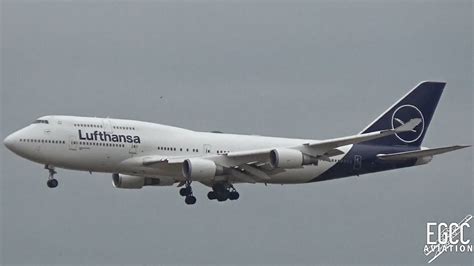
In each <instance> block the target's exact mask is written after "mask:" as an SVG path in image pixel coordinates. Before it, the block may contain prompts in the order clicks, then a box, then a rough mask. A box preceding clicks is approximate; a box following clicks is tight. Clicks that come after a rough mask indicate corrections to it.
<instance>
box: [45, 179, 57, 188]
mask: <svg viewBox="0 0 474 266" xmlns="http://www.w3.org/2000/svg"><path fill="white" fill-rule="evenodd" d="M46 185H48V187H49V188H55V187H57V186H58V180H57V179H54V178H52V179H49V180H48V182H46Z"/></svg>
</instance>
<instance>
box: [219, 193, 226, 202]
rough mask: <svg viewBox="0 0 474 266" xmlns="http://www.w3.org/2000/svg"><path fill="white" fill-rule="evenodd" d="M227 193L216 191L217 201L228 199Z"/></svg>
mask: <svg viewBox="0 0 474 266" xmlns="http://www.w3.org/2000/svg"><path fill="white" fill-rule="evenodd" d="M227 194H228V193H217V201H226V200H227V199H228V195H227Z"/></svg>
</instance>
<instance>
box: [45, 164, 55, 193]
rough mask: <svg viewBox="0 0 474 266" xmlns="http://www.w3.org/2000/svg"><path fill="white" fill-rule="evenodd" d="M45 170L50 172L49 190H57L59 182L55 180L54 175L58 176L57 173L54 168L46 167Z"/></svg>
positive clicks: (47, 183)
mask: <svg viewBox="0 0 474 266" xmlns="http://www.w3.org/2000/svg"><path fill="white" fill-rule="evenodd" d="M44 168H45V169H47V170H48V171H49V177H48V182H46V185H47V186H48V187H49V188H55V187H57V186H58V180H57V179H55V178H54V175H55V174H56V171H54V167H52V166H49V165H45V166H44Z"/></svg>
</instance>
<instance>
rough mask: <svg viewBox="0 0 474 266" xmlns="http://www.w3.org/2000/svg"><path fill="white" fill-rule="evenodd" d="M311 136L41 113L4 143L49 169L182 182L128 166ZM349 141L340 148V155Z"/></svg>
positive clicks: (298, 179)
mask: <svg viewBox="0 0 474 266" xmlns="http://www.w3.org/2000/svg"><path fill="white" fill-rule="evenodd" d="M305 142H315V140H304V139H289V138H276V137H263V136H253V135H236V134H224V133H210V132H196V131H191V130H187V129H182V128H178V127H172V126H165V125H160V124H155V123H148V122H141V121H134V120H123V119H111V118H91V117H76V116H45V117H41V118H39V119H38V120H37V121H36V122H35V123H33V124H31V125H29V126H27V127H25V128H23V129H20V130H18V131H17V132H15V133H13V134H11V135H10V136H9V137H8V138H7V139H6V140H5V143H6V145H7V146H9V148H10V149H11V150H12V151H14V152H15V153H17V154H18V155H20V156H22V157H24V158H26V159H29V160H31V161H34V162H37V163H41V164H45V165H48V166H52V167H59V168H66V169H73V170H81V171H91V172H107V173H121V174H129V175H148V176H151V177H154V176H156V177H158V176H159V177H160V178H168V179H169V182H171V183H172V182H179V181H182V180H184V177H183V175H182V174H181V171H176V169H167V168H163V169H162V168H160V167H147V166H137V165H136V164H130V165H129V164H127V162H129V161H131V160H133V158H136V157H143V156H148V155H149V156H152V155H162V156H169V157H180V156H182V157H187V158H189V157H198V156H199V157H203V156H208V155H216V154H225V153H228V152H235V151H243V150H254V149H260V148H271V147H286V146H294V145H299V144H301V143H305ZM350 148H351V145H349V146H345V147H343V148H342V149H341V150H342V151H344V154H345V153H347V152H348V150H350ZM344 154H341V155H339V156H336V157H334V159H333V160H332V161H330V162H327V161H321V162H320V164H319V165H318V166H313V165H308V166H304V167H301V168H298V169H291V170H286V171H284V172H280V173H276V174H274V175H272V178H271V181H269V182H268V183H281V184H291V183H302V182H308V181H310V180H312V179H314V178H315V177H317V176H318V175H320V174H321V173H323V172H325V171H326V170H327V169H329V168H330V167H331V166H333V165H334V164H335V163H336V162H337V161H338V159H340V158H342V157H343V156H344Z"/></svg>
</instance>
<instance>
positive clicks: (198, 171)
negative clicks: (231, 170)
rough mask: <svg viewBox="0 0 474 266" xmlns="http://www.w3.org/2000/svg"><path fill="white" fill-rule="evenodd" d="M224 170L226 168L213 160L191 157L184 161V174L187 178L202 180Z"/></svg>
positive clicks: (219, 173)
mask: <svg viewBox="0 0 474 266" xmlns="http://www.w3.org/2000/svg"><path fill="white" fill-rule="evenodd" d="M223 172H224V169H223V168H222V167H221V166H218V165H216V163H215V162H213V161H211V160H206V159H200V158H190V159H187V160H185V161H184V162H183V176H184V177H186V178H187V179H191V180H196V181H202V180H205V179H208V178H213V177H215V176H216V175H222V174H223Z"/></svg>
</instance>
